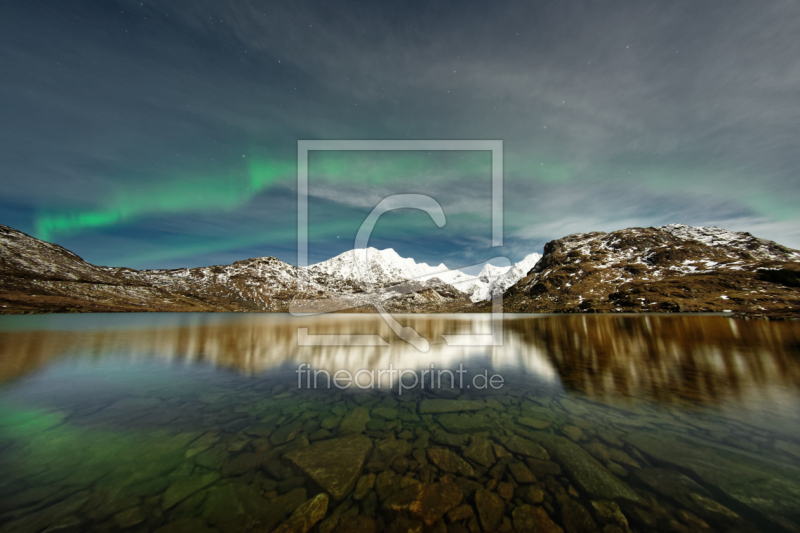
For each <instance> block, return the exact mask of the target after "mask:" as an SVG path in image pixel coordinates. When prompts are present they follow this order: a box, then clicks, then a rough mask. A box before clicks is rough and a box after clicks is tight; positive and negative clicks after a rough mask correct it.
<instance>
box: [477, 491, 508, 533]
mask: <svg viewBox="0 0 800 533" xmlns="http://www.w3.org/2000/svg"><path fill="white" fill-rule="evenodd" d="M475 507H477V509H478V518H480V520H481V525H482V526H483V530H484V531H497V528H498V527H499V526H500V523H501V522H502V521H503V514H504V513H505V510H506V504H505V503H504V502H503V500H502V498H500V496H498V495H497V494H496V493H494V492H489V491H488V490H486V489H484V488H481V489H478V491H477V492H476V493H475Z"/></svg>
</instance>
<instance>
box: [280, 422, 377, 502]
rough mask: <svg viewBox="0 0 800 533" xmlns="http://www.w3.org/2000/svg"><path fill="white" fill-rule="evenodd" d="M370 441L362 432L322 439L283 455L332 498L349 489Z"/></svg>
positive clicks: (358, 473) (368, 449)
mask: <svg viewBox="0 0 800 533" xmlns="http://www.w3.org/2000/svg"><path fill="white" fill-rule="evenodd" d="M371 449H372V443H371V442H370V440H369V438H368V437H366V436H362V435H357V436H352V437H343V438H339V439H331V440H324V441H320V442H316V443H314V444H311V445H310V446H308V447H306V448H303V449H300V450H295V451H292V452H289V453H287V454H286V455H285V456H284V457H285V458H286V459H287V460H289V461H291V462H292V463H294V464H295V465H296V466H297V467H298V468H299V469H300V470H302V471H303V473H305V474H306V475H307V476H308V477H310V478H311V479H313V480H314V481H315V482H316V483H317V484H318V485H319V486H320V487H322V488H323V489H324V490H325V491H326V492H328V493H329V494H330V495H331V496H332V497H333V498H334V499H335V500H342V499H344V497H345V496H347V494H348V493H349V492H350V491H351V490H353V487H354V486H355V483H356V480H357V479H358V477H359V475H360V474H361V468H362V467H363V466H364V461H365V460H366V458H367V455H368V454H369V452H370V450H371Z"/></svg>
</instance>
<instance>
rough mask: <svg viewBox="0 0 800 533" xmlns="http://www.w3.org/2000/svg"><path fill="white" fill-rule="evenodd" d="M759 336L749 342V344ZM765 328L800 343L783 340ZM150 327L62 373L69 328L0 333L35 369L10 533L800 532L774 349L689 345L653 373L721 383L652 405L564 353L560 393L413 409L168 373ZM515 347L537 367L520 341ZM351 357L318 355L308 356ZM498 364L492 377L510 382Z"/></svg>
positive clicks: (442, 392) (536, 379)
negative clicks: (773, 375) (743, 372)
mask: <svg viewBox="0 0 800 533" xmlns="http://www.w3.org/2000/svg"><path fill="white" fill-rule="evenodd" d="M25 318H28V317H25ZM249 320H251V321H252V320H254V319H252V318H251V319H249ZM419 320H422V319H419ZM636 320H638V321H639V322H641V320H642V319H639V318H637V319H636ZM719 320H725V321H728V320H730V319H723V318H720V319H719ZM726 323H727V322H726ZM637 324H638V322H637ZM712 324H716V323H713V322H712ZM529 326H530V325H529V324H528V325H527V326H526V327H529ZM572 326H573V327H571V328H562V329H567V330H568V331H571V332H573V333H574V331H576V330H577V328H576V327H574V324H573V325H572ZM673 326H674V324H673ZM203 327H205V328H206V329H205V330H203V329H202V328H200V330H201V331H200V332H199V333H198V332H197V331H195V333H197V335H199V336H193V335H190V334H187V333H186V331H184V332H183V335H182V336H181V335H178V338H180V339H182V340H181V341H180V342H183V348H182V349H181V350H182V353H187V352H193V353H195V354H197V353H202V352H203V351H205V352H209V351H211V348H210V346H211V345H212V344H214V343H213V338H214V333H213V332H212V331H211V329H213V328H211V329H209V326H207V325H206V326H203ZM230 327H234V326H230ZM262 327H268V326H262ZM272 327H277V326H272ZM603 327H608V326H603ZM631 327H632V326H630V325H625V324H621V325H619V328H620V331H629V332H630V330H631ZM664 327H666V326H664V325H661V326H658V325H657V328H656V329H658V328H662V329H663V328H664ZM709 327H712V326H709V323H706V324H703V325H702V327H701V326H699V325H698V326H697V327H696V328H695V330H693V334H694V336H695V337H696V336H698V335H700V332H701V331H705V330H708V328H709ZM713 327H717V325H714V326H713ZM726 327H727V326H726ZM749 327H751V326H748V325H747V324H746V323H745V322H742V325H741V328H740V329H741V330H740V331H739V334H740V335H741V336H743V337H744V338H745V339H750V340H751V341H752V339H753V338H754V337H753V335H755V333H752V334H750V333H748V332H747V330H748V328H749ZM752 328H759V329H758V330H757V331H758V332H760V333H758V335H761V336H763V335H767V336H771V337H772V338H779V339H780V341H779V343H778V344H779V345H780V346H784V347H787V349H788V350H791V349H792V347H795V348H796V346H797V344H796V342H797V337H796V335H795V336H794V337H793V336H792V335H793V333H792V332H793V330H792V329H788V328H786V327H785V324H784V325H776V324H771V323H766V322H759V323H758V324H755V323H754V324H753V325H752ZM765 328H766V329H765ZM771 328H778V329H777V330H773V329H771ZM150 329H151V335H153V336H154V338H156V337H157V338H160V339H161V342H164V338H165V336H169V333H168V332H167V331H165V330H163V329H162V330H159V329H158V328H150ZM196 329H197V328H196V327H195V328H194V329H193V331H194V330H196ZM651 329H652V325H651ZM509 330H510V331H512V332H513V331H523V330H525V328H522V326H520V325H517V326H514V327H511V328H509ZM59 331H61V332H62V333H58V332H59ZM142 331H143V330H141V329H139V330H136V331H135V332H128V333H124V332H123V333H121V334H120V333H117V335H122V337H119V336H117V337H112V338H110V339H109V338H105V337H103V335H102V334H98V333H97V332H96V331H95V332H87V331H73V332H71V333H70V335H77V337H76V338H77V339H79V341H74V342H76V343H77V344H73V345H70V348H69V349H68V350H67V354H66V355H64V354H61V355H60V356H59V357H58V358H56V359H49V360H48V359H47V357H45V356H44V355H43V353H44V352H42V351H41V350H42V348H41V346H42V345H43V343H45V344H46V342H45V338H44V337H47V336H48V335H59V334H62V335H63V329H59V327H52V328H50V329H47V330H45V331H41V330H39V329H37V328H33V329H31V331H29V332H28V333H27V334H26V337H25V339H27V340H26V341H25V342H27V343H28V344H26V343H25V342H23V340H24V339H23V338H22V337H21V336H19V335H20V334H19V333H14V334H11V333H9V332H7V331H0V340H2V342H3V344H4V346H3V353H4V355H7V354H8V353H9V350H10V348H9V345H10V343H12V342H13V343H14V346H16V347H17V349H20V350H21V349H22V347H27V348H26V349H27V350H28V351H27V353H28V355H29V356H31V354H33V355H32V356H33V357H35V358H38V360H39V361H40V364H39V365H38V366H36V365H34V367H33V369H31V368H29V367H27V366H26V364H23V363H21V362H20V361H19V360H18V361H17V366H18V367H20V368H21V367H25V368H27V370H26V371H25V372H24V373H21V374H17V375H15V376H14V377H13V378H10V377H8V374H6V375H4V380H5V381H4V383H3V384H2V385H0V465H2V466H1V467H0V468H1V469H2V472H3V476H2V478H0V531H3V532H5V531H9V532H11V531H19V532H38V531H48V532H55V531H65V532H66V531H76V532H77V531H123V530H124V531H132V532H140V531H141V532H144V531H157V532H159V533H179V532H187V533H188V532H209V531H220V532H228V531H254V532H255V531H258V532H262V531H263V532H269V531H275V532H282V533H284V532H307V531H313V532H325V533H345V532H348V533H349V532H358V531H364V532H370V531H374V532H411V531H415V532H442V533H445V532H450V533H462V532H471V533H475V532H480V531H487V532H494V531H498V532H501V531H508V532H511V531H517V532H522V531H525V532H560V531H565V532H568V533H582V532H587V533H588V532H594V531H602V532H604V533H618V532H631V531H634V532H638V531H642V532H645V531H647V532H649V531H659V532H661V531H664V532H695V531H730V532H745V531H747V532H752V531H764V532H769V531H789V532H791V531H800V430H798V429H797V427H798V426H797V410H796V409H794V407H796V406H797V404H796V398H797V387H796V383H795V384H794V387H792V381H791V380H793V379H794V378H795V377H796V371H797V365H798V363H797V362H794V363H792V362H791V361H792V360H793V359H792V357H791V356H796V355H797V353H796V352H795V353H793V354H792V353H789V354H786V353H784V354H773V357H769V356H765V355H763V354H764V352H765V351H768V350H769V349H772V350H773V351H774V350H775V345H774V344H773V345H770V344H769V343H765V342H762V343H760V344H758V343H755V344H757V345H756V346H755V347H754V349H753V351H751V352H747V353H738V354H734V356H733V359H731V360H728V359H727V357H728V356H726V355H725V354H724V352H725V349H724V346H722V348H719V347H718V351H720V352H723V354H722V355H720V354H719V353H717V354H716V356H715V354H714V353H713V350H711V349H710V348H708V346H706V345H704V346H705V348H704V349H699V348H696V347H695V348H694V349H692V350H691V353H689V354H688V356H687V354H685V353H684V354H683V357H684V360H682V365H678V366H675V365H673V366H672V367H669V368H666V369H662V370H663V372H662V373H661V374H659V375H660V376H661V377H662V378H663V377H664V376H670V375H674V374H676V373H677V374H680V373H684V374H685V375H687V376H688V375H689V374H691V372H692V369H691V368H689V365H688V363H687V360H686V359H685V358H687V357H688V360H689V361H691V363H692V365H694V367H698V366H702V364H701V363H702V362H703V361H701V359H702V358H703V354H704V353H705V358H706V359H707V360H710V361H711V364H716V365H720V364H722V367H723V369H722V370H721V376H722V377H720V376H717V377H716V378H715V379H709V380H708V382H707V386H706V388H705V393H704V394H701V395H698V392H697V389H698V386H699V385H698V384H697V383H692V384H691V386H689V385H686V384H687V383H688V382H689V381H691V380H690V379H689V378H688V377H687V378H686V379H685V380H684V384H685V385H686V386H684V387H683V388H682V387H680V386H675V385H674V383H673V384H670V382H669V380H665V379H658V376H656V375H655V374H656V373H657V372H656V373H654V374H653V375H651V376H650V378H651V381H652V382H657V384H656V385H653V384H652V383H651V385H649V386H648V387H646V388H642V387H637V386H636V382H634V381H633V380H632V379H631V378H630V377H628V378H625V377H624V375H623V374H620V373H612V374H611V375H610V378H609V379H611V380H612V381H614V380H615V379H616V381H617V386H616V387H612V388H613V389H614V390H615V391H616V392H615V393H614V394H607V392H608V391H610V390H611V389H612V388H606V389H602V388H598V387H597V386H595V387H594V388H589V387H585V386H584V387H577V386H576V385H575V383H576V380H575V373H576V372H577V373H579V374H586V373H589V370H587V365H586V364H585V361H584V362H580V364H577V363H576V365H574V368H573V371H572V372H573V373H572V374H570V373H569V372H567V368H569V367H570V365H569V362H568V361H567V362H565V361H560V362H559V358H563V357H564V354H565V353H568V352H565V351H563V350H562V351H559V350H556V348H555V346H554V345H550V348H549V352H546V354H545V355H546V356H549V357H550V358H551V361H554V365H555V368H556V372H555V375H554V376H548V375H547V372H545V371H544V370H542V369H539V370H538V371H532V370H530V368H528V369H527V370H524V371H522V370H517V371H513V372H509V371H506V372H505V373H504V374H503V375H504V376H505V381H504V384H503V387H501V388H498V389H492V388H486V389H484V390H474V388H471V389H466V388H454V387H452V386H445V387H441V388H433V389H431V388H427V387H416V388H413V389H410V390H404V391H403V392H402V394H399V393H398V391H389V390H351V389H348V390H340V389H338V388H331V389H327V388H325V389H320V388H317V389H308V388H303V387H298V376H297V374H296V372H295V368H296V365H294V364H293V363H292V362H290V361H289V362H287V361H284V363H286V364H282V365H275V366H272V367H271V369H269V370H262V371H259V372H252V371H250V370H248V368H247V367H246V365H244V366H243V365H241V364H238V365H230V364H227V363H226V362H225V361H220V360H218V359H217V360H214V362H213V364H212V363H209V360H208V358H206V359H205V360H203V359H202V358H201V360H200V361H194V362H191V361H187V360H185V358H181V357H177V358H176V359H173V360H171V361H168V360H167V358H165V357H162V356H154V355H153V352H154V349H153V348H152V347H150V348H147V349H145V348H143V347H142V346H134V345H133V344H132V341H131V340H129V341H127V343H125V342H122V341H121V340H120V339H121V338H128V337H126V335H129V336H130V338H138V339H139V340H141V338H142V336H143V333H142ZM753 331H756V330H753ZM236 333H237V334H236V335H234V337H236V338H239V337H241V336H242V332H241V331H238V332H236ZM795 333H796V332H795ZM706 334H707V335H708V333H707V332H706ZM14 335H17V336H16V337H15V336H14ZM570 335H571V333H570ZM657 336H658V335H656V337H657ZM617 337H618V338H617V339H616V340H617V341H618V342H619V346H620V347H621V349H622V348H624V347H625V346H626V343H625V342H624V341H625V339H624V338H622V334H621V333H618V334H617ZM200 338H202V339H204V342H199V341H198V339H200ZM741 338H742V337H740V340H741ZM628 340H629V341H630V339H628ZM65 342H66V341H65V339H64V338H61V340H60V341H59V342H57V343H56V344H57V345H59V346H63V345H64V344H65ZM37 343H38V344H37ZM723 344H724V343H723ZM742 344H743V345H748V344H751V345H752V344H754V343H753V342H750V341H748V342H744V343H742ZM33 345H35V346H38V347H39V348H38V349H39V351H36V349H34V348H33V347H32V346H33ZM506 345H507V348H506V349H507V350H510V351H512V352H513V353H517V354H521V353H524V351H523V350H521V349H520V348H519V346H514V343H513V342H512V339H511V338H507V342H506ZM76 346H80V347H81V348H77V347H76ZM134 347H135V348H136V349H133V348H134ZM228 349H229V350H233V349H236V347H235V346H228ZM662 349H663V350H664V351H665V353H669V351H670V348H669V347H668V346H663V347H662ZM436 350H440V351H446V347H439V348H436V347H434V348H433V349H432V352H436ZM703 350H705V352H704V351H703ZM759 350H760V352H759ZM255 352H257V350H256V351H255ZM131 353H135V356H133V355H131ZM758 353H762V356H761V357H760V358H759V359H758V360H757V361H755V362H754V361H750V363H749V364H751V365H755V366H754V367H752V368H756V369H757V368H761V372H762V374H764V375H768V374H769V372H770V368H772V367H777V368H772V371H775V372H777V373H779V374H782V375H784V376H789V377H788V378H787V379H789V382H788V383H787V382H782V383H780V384H779V386H778V387H777V389H776V390H771V389H770V390H768V389H769V387H767V385H766V384H765V383H764V382H763V381H759V379H758V378H757V377H753V378H751V379H750V380H749V381H748V380H744V382H743V381H742V380H741V379H735V378H736V375H735V373H732V371H726V370H725V367H727V366H731V365H735V364H736V359H737V358H744V359H747V358H753V357H756V355H754V354H758ZM76 354H80V356H76ZM162 355H163V354H162ZM173 355H175V354H174V350H173ZM257 355H258V354H257V353H255V354H250V357H257ZM418 355H419V357H423V356H425V354H418ZM429 355H431V354H429ZM595 355H597V354H595ZM729 355H730V354H729ZM431 356H432V357H434V358H435V354H433V355H431ZM634 356H635V355H634ZM634 356H631V357H634ZM309 357H311V355H309ZM336 357H337V356H336V352H335V350H328V351H325V350H321V349H318V350H317V353H316V358H314V357H312V358H311V360H313V361H316V362H317V364H316V365H313V366H316V367H323V366H324V365H323V363H322V362H321V361H324V360H325V358H336ZM715 357H716V359H715ZM498 358H500V359H502V357H500V356H499V355H498V354H497V353H495V359H494V361H495V362H494V364H491V365H487V367H491V369H492V370H493V371H502V370H503V369H504V368H506V369H507V368H508V366H506V367H503V365H501V364H499V363H498ZM245 359H246V358H245ZM436 360H437V361H441V359H436ZM465 360H466V361H471V362H472V364H477V363H476V361H477V359H475V358H474V357H473V358H471V359H470V358H468V357H460V358H459V359H458V361H465ZM488 360H489V361H491V360H492V358H491V357H489V359H488ZM575 360H576V361H578V359H575ZM669 360H670V358H669V357H666V358H665V359H664V360H660V362H659V364H661V365H663V364H666V363H665V361H669ZM42 361H44V362H42ZM482 361H483V362H484V364H486V360H485V359H482ZM603 361H604V360H603V359H602V358H601V359H600V362H596V363H595V364H594V367H595V370H594V371H593V372H594V373H595V374H600V375H603V369H604V367H605V366H607V365H608V363H607V362H606V363H604V362H603ZM720 361H721V363H720ZM787 361H788V362H787ZM706 362H708V361H706ZM650 363H651V366H657V365H654V364H652V361H651V362H650ZM738 364H739V365H742V364H745V363H743V362H741V361H740V362H739V363H738ZM589 366H591V365H589ZM543 376H544V377H546V379H545V378H543ZM725 376H727V378H726V377H725ZM762 377H763V376H762ZM620 380H622V381H623V383H620ZM624 389H627V390H628V391H629V394H621V393H620V392H619V391H620V390H624ZM726 393H727V394H726Z"/></svg>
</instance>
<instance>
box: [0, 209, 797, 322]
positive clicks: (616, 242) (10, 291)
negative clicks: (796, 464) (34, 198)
mask: <svg viewBox="0 0 800 533" xmlns="http://www.w3.org/2000/svg"><path fill="white" fill-rule="evenodd" d="M544 252H545V253H544V255H543V256H540V255H539V254H536V253H532V254H530V255H528V256H527V257H525V258H524V259H523V260H522V261H520V262H519V263H516V264H515V265H513V266H507V267H497V266H493V265H488V264H487V265H485V266H484V268H483V270H482V271H481V272H480V274H478V275H477V276H471V275H468V274H466V273H464V272H462V271H459V270H449V269H448V268H447V267H446V266H445V265H444V264H440V265H438V266H430V265H428V264H426V263H417V262H415V261H414V260H413V259H411V258H403V257H401V256H400V255H398V254H397V253H396V252H395V251H394V250H392V249H386V250H377V249H375V248H368V249H366V250H363V249H362V250H354V251H348V252H345V253H343V254H341V255H339V256H336V257H333V258H331V259H329V260H327V261H323V262H321V263H317V264H315V265H311V266H309V267H307V268H299V267H295V266H293V265H290V264H288V263H284V262H282V261H280V260H278V259H275V258H274V257H263V258H256V259H247V260H244V261H237V262H235V263H233V264H232V265H224V266H211V267H201V268H191V269H177V270H132V269H129V268H113V267H100V266H95V265H92V264H90V263H87V262H86V261H84V260H83V259H81V258H80V257H78V256H77V255H75V254H74V253H72V252H70V251H69V250H66V249H65V248H62V247H60V246H58V245H55V244H51V243H47V242H44V241H41V240H39V239H35V238H33V237H31V236H29V235H26V234H24V233H22V232H20V231H17V230H15V229H12V228H10V227H7V226H2V225H0V313H42V312H45V313H46V312H126V311H127V312H131V311H162V312H178V311H239V312H287V311H289V310H290V308H292V305H293V303H295V302H305V304H304V305H306V307H305V308H304V309H308V310H310V311H319V310H325V309H330V310H340V311H371V310H372V309H373V307H372V305H371V301H374V300H375V299H377V300H378V301H380V302H381V303H382V305H383V306H384V307H385V308H386V310H388V311H391V312H423V313H424V312H484V311H489V310H490V309H491V303H490V302H489V301H488V300H491V298H492V296H493V295H495V294H502V295H503V300H504V309H505V311H506V312H526V313H532V312H533V313H536V312H570V313H571V312H590V313H591V312H679V311H687V312H690V311H700V312H702V311H719V312H731V313H735V314H748V315H765V316H770V317H774V318H785V317H795V316H800V252H799V251H797V250H792V249H789V248H786V247H784V246H781V245H779V244H777V243H775V242H772V241H767V240H763V239H758V238H756V237H753V236H752V235H750V234H749V233H740V232H732V231H727V230H723V229H719V228H695V227H690V226H684V225H681V224H671V225H669V226H661V227H657V228H629V229H625V230H620V231H616V232H612V233H602V232H594V233H586V234H575V235H570V236H568V237H564V238H563V239H558V240H555V241H551V242H549V243H547V245H546V246H545V248H544ZM365 257H366V259H365ZM308 306H310V307H308Z"/></svg>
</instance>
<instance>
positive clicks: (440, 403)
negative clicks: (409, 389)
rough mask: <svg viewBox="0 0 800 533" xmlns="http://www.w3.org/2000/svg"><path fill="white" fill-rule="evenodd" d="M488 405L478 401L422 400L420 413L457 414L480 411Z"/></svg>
mask: <svg viewBox="0 0 800 533" xmlns="http://www.w3.org/2000/svg"><path fill="white" fill-rule="evenodd" d="M484 407H486V404H484V403H483V402H479V401H476V400H422V401H421V402H420V403H419V412H420V414H422V415H425V414H436V413H457V412H460V411H480V410H481V409H483V408H484Z"/></svg>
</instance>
